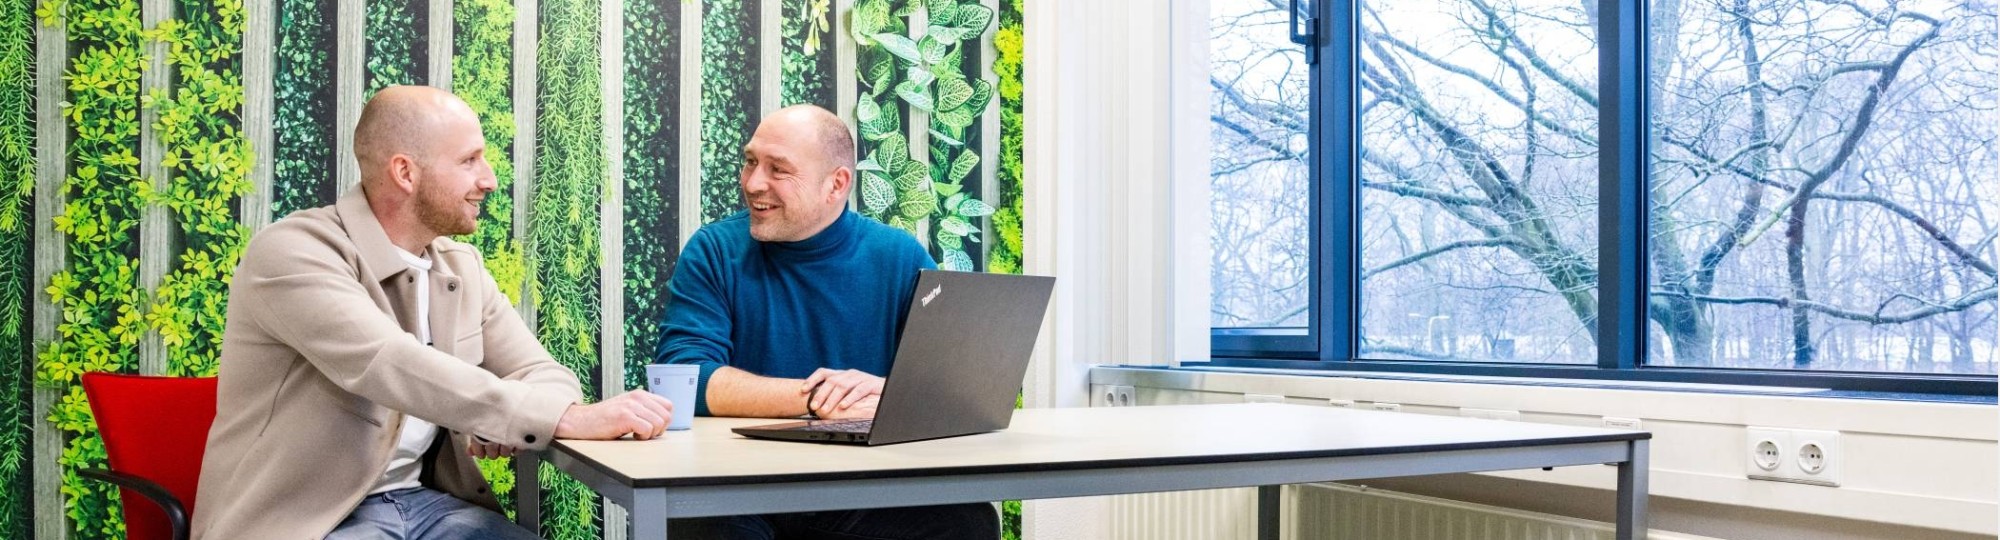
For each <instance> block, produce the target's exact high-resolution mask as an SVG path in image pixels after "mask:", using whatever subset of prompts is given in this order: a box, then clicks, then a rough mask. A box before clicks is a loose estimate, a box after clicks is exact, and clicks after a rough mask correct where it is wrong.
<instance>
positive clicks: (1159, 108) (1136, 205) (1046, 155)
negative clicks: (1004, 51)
mask: <svg viewBox="0 0 2000 540" xmlns="http://www.w3.org/2000/svg"><path fill="white" fill-rule="evenodd" d="M1184 5H1186V6H1192V7H1194V8H1197V9H1195V10H1194V12H1197V13H1203V14H1205V13H1207V11H1208V10H1207V7H1206V4H1205V0H1196V1H1194V2H1179V1H1176V2H1171V3H1163V2H1160V1H1159V0H1091V1H1087V2H1084V1H1073V0H1028V2H1027V4H1026V6H1025V8H1024V9H1025V13H1026V16H1027V23H1026V32H1027V36H1026V47H1025V51H1024V55H1025V59H1024V67H1025V69H1026V72H1025V73H1024V75H1023V77H1024V79H1025V81H1024V82H1025V84H1026V94H1027V98H1026V104H1025V111H1024V112H1025V114H1026V128H1027V130H1028V133H1027V136H1026V141H1027V148H1026V150H1025V155H1024V156H1023V158H1024V164H1025V165H1026V166H1027V174H1026V177H1027V179H1026V181H1025V185H1024V186H1023V193H1024V197H1026V204H1025V205H1024V206H1025V210H1026V215H1025V219H1024V221H1025V224H1024V229H1025V230H1024V231H1023V233H1024V244H1025V246H1024V250H1023V251H1024V252H1025V253H1024V259H1025V260H1024V266H1025V270H1026V271H1027V273H1030V274H1041V275H1053V276H1057V278H1058V279H1057V282H1056V292H1055V297H1054V299H1053V300H1052V304H1051V306H1050V316H1049V318H1048V320H1047V321H1046V322H1045V323H1044V327H1043V333H1042V339H1041V340H1040V341H1039V342H1038V344H1037V350H1036V354H1035V360H1034V362H1033V364H1032V365H1031V367H1030V368H1029V375H1028V380H1027V382H1026V389H1025V393H1026V396H1025V398H1026V404H1027V406H1030V407H1075V406H1083V405H1086V404H1087V403H1088V401H1087V397H1086V396H1087V395H1088V393H1089V369H1088V366H1089V364H1092V363H1102V362H1117V363H1125V364H1167V363H1171V362H1174V361H1178V360H1184V359H1203V358H1206V357H1207V356H1208V319H1207V313H1208V304H1207V301H1208V265H1207V261H1208V259H1207V257H1208V247H1207V239H1208V211H1207V208H1208V203H1207V199H1206V186H1207V178H1208V169H1207V163H1208V159H1207V152H1208V144H1207V128H1208V124H1207V119H1206V117H1205V113H1206V111H1207V99H1208V97H1207V93H1206V86H1205V85H1204V84H1203V83H1204V82H1205V81H1206V76H1207V72H1206V62H1205V61H1203V60H1199V59H1196V60H1193V64H1192V65H1193V66H1194V67H1197V68H1199V69H1193V70H1191V69H1187V68H1188V66H1184V65H1182V64H1180V63H1176V62H1173V61H1171V59H1173V58H1175V57H1176V55H1177V54H1179V56H1181V57H1187V55H1188V54H1195V55H1205V53H1206V43H1205V42H1203V41H1191V40H1188V39H1180V38H1176V37H1175V35H1173V34H1172V32H1170V30H1171V29H1173V28H1174V27H1172V26H1170V25H1171V22H1172V21H1171V19H1170V17H1169V13H1170V12H1171V11H1176V10H1178V9H1179V8H1180V7H1181V6H1184ZM1169 6H1172V7H1174V8H1175V9H1168V7H1169ZM1182 22H1184V23H1188V24H1191V25H1193V26H1191V28H1192V31H1193V32H1194V33H1195V35H1198V36H1205V35H1206V33H1207V26H1206V25H1207V21H1206V19H1205V17H1204V18H1202V19H1200V20H1184V21H1182ZM1190 44H1192V45H1190ZM1176 47H1178V48H1179V49H1176ZM1196 58H1198V57H1196ZM1177 150H1178V151H1177ZM1106 509H1107V507H1106V506H1105V501H1104V500H1103V499H1077V500H1066V501H1031V502H1029V503H1028V504H1027V506H1026V513H1025V514H1026V515H1025V516H1024V518H1023V519H1024V521H1023V529H1024V532H1025V533H1026V534H1027V535H1028V536H1029V537H1031V538H1037V539H1054V538H1102V537H1104V536H1105V535H1106V534H1107V530H1106V524H1105V520H1104V519H1103V515H1104V513H1105V512H1106Z"/></svg>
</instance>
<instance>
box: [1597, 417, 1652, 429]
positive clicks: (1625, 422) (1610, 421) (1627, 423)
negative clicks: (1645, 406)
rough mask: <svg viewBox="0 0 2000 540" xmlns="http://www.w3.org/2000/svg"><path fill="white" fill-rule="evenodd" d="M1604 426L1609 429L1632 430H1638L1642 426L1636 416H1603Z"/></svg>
mask: <svg viewBox="0 0 2000 540" xmlns="http://www.w3.org/2000/svg"><path fill="white" fill-rule="evenodd" d="M1604 427H1608V428H1611V429H1629V430H1632V431H1638V430H1640V429H1641V428H1643V427H1644V426H1643V425H1642V424H1641V423H1640V422H1639V419H1637V418H1625V417H1620V416H1606V417H1604Z"/></svg>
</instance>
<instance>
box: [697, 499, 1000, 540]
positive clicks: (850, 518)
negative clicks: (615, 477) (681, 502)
mask: <svg viewBox="0 0 2000 540" xmlns="http://www.w3.org/2000/svg"><path fill="white" fill-rule="evenodd" d="M667 537H668V538H673V539H675V540H710V539H727V540H778V539H787V540H789V539H806V538H813V539H820V538H825V539H836V540H906V539H907V540H960V539H964V540H997V539H998V538H1000V514H999V513H998V512H995V511H994V510H993V505H992V504H989V503H968V504H948V505H943V506H914V507H907V508H876V509H872V510H842V511H835V512H803V513H797V514H765V515H761V516H726V517H713V518H693V519H675V520H669V521H667Z"/></svg>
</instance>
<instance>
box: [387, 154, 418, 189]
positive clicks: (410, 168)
mask: <svg viewBox="0 0 2000 540" xmlns="http://www.w3.org/2000/svg"><path fill="white" fill-rule="evenodd" d="M389 183H390V184H393V185H395V186H396V189H400V190H403V192H404V193H415V192H416V190H417V161H416V159H415V158H412V157H410V155H409V154H390V155H389Z"/></svg>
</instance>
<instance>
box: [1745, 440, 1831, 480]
mask: <svg viewBox="0 0 2000 540" xmlns="http://www.w3.org/2000/svg"><path fill="white" fill-rule="evenodd" d="M1745 434H1746V435H1747V436H1746V437H1744V450H1745V452H1746V456H1745V460H1744V465H1743V471H1744V475H1745V476H1748V477H1750V478H1752V479H1756V480H1775V481H1779V482H1793V483H1799V484H1813V485H1819V486H1829V487H1839V486H1840V458H1841V455H1842V454H1841V448H1840V432H1838V431H1820V430H1806V429H1783V428H1768V427H1757V426H1750V427H1749V428H1747V429H1746V430H1745Z"/></svg>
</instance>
